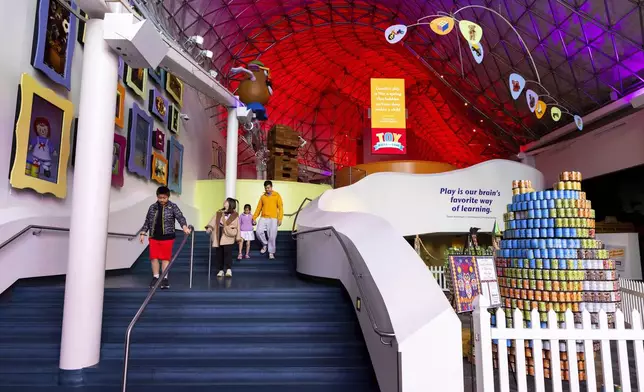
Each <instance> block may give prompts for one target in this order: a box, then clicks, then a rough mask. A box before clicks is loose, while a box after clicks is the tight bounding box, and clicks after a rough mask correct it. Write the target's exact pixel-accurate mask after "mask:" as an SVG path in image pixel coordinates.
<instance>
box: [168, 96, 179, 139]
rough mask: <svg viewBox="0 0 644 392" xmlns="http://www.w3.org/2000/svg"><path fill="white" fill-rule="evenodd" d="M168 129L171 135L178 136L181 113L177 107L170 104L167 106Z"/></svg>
mask: <svg viewBox="0 0 644 392" xmlns="http://www.w3.org/2000/svg"><path fill="white" fill-rule="evenodd" d="M168 129H169V130H170V132H172V133H176V134H178V133H179V131H180V129H181V112H180V111H179V108H178V107H177V105H175V104H173V103H171V104H169V105H168Z"/></svg>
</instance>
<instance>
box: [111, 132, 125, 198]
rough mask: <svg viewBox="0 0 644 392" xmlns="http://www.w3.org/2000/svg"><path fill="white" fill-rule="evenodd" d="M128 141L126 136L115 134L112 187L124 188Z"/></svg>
mask: <svg viewBox="0 0 644 392" xmlns="http://www.w3.org/2000/svg"><path fill="white" fill-rule="evenodd" d="M126 148H127V140H126V139H125V136H122V135H119V134H118V133H115V134H114V146H113V147H112V186H113V187H115V188H123V184H124V182H125V176H124V171H125V149H126Z"/></svg>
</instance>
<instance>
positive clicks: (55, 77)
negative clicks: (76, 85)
mask: <svg viewBox="0 0 644 392" xmlns="http://www.w3.org/2000/svg"><path fill="white" fill-rule="evenodd" d="M71 7H72V8H73V9H74V10H76V9H78V7H77V6H76V2H75V1H73V0H72V1H71ZM76 22H77V20H76V17H75V16H74V15H72V13H71V12H69V11H68V10H67V9H66V8H65V7H63V6H62V5H61V4H60V3H59V2H58V1H56V0H38V6H37V11H36V23H35V26H34V44H33V51H32V56H31V65H33V67H34V68H36V69H38V70H40V71H42V73H44V74H45V75H47V77H49V79H51V80H52V81H54V82H55V83H58V84H60V85H62V86H64V87H65V88H66V89H67V90H70V89H71V71H72V58H73V57H74V47H75V46H76V29H77V25H76Z"/></svg>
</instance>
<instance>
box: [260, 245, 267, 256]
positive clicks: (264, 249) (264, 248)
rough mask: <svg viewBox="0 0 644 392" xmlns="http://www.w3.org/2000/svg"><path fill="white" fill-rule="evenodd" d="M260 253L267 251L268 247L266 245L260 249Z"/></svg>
mask: <svg viewBox="0 0 644 392" xmlns="http://www.w3.org/2000/svg"><path fill="white" fill-rule="evenodd" d="M259 253H261V254H264V253H266V247H265V246H264V247H263V248H262V250H260V251H259Z"/></svg>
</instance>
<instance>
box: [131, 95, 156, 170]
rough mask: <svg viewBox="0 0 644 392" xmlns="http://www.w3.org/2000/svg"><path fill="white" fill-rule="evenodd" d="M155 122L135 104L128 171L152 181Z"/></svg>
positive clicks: (133, 107) (132, 110)
mask: <svg viewBox="0 0 644 392" xmlns="http://www.w3.org/2000/svg"><path fill="white" fill-rule="evenodd" d="M153 121H154V120H152V116H149V115H148V114H147V113H146V112H145V111H144V110H143V109H141V108H140V107H139V105H137V104H136V102H135V103H134V105H133V106H132V109H130V119H129V127H128V128H129V131H128V148H127V170H128V171H129V172H130V173H134V174H137V175H139V176H141V177H143V178H146V179H150V154H152V124H153Z"/></svg>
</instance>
